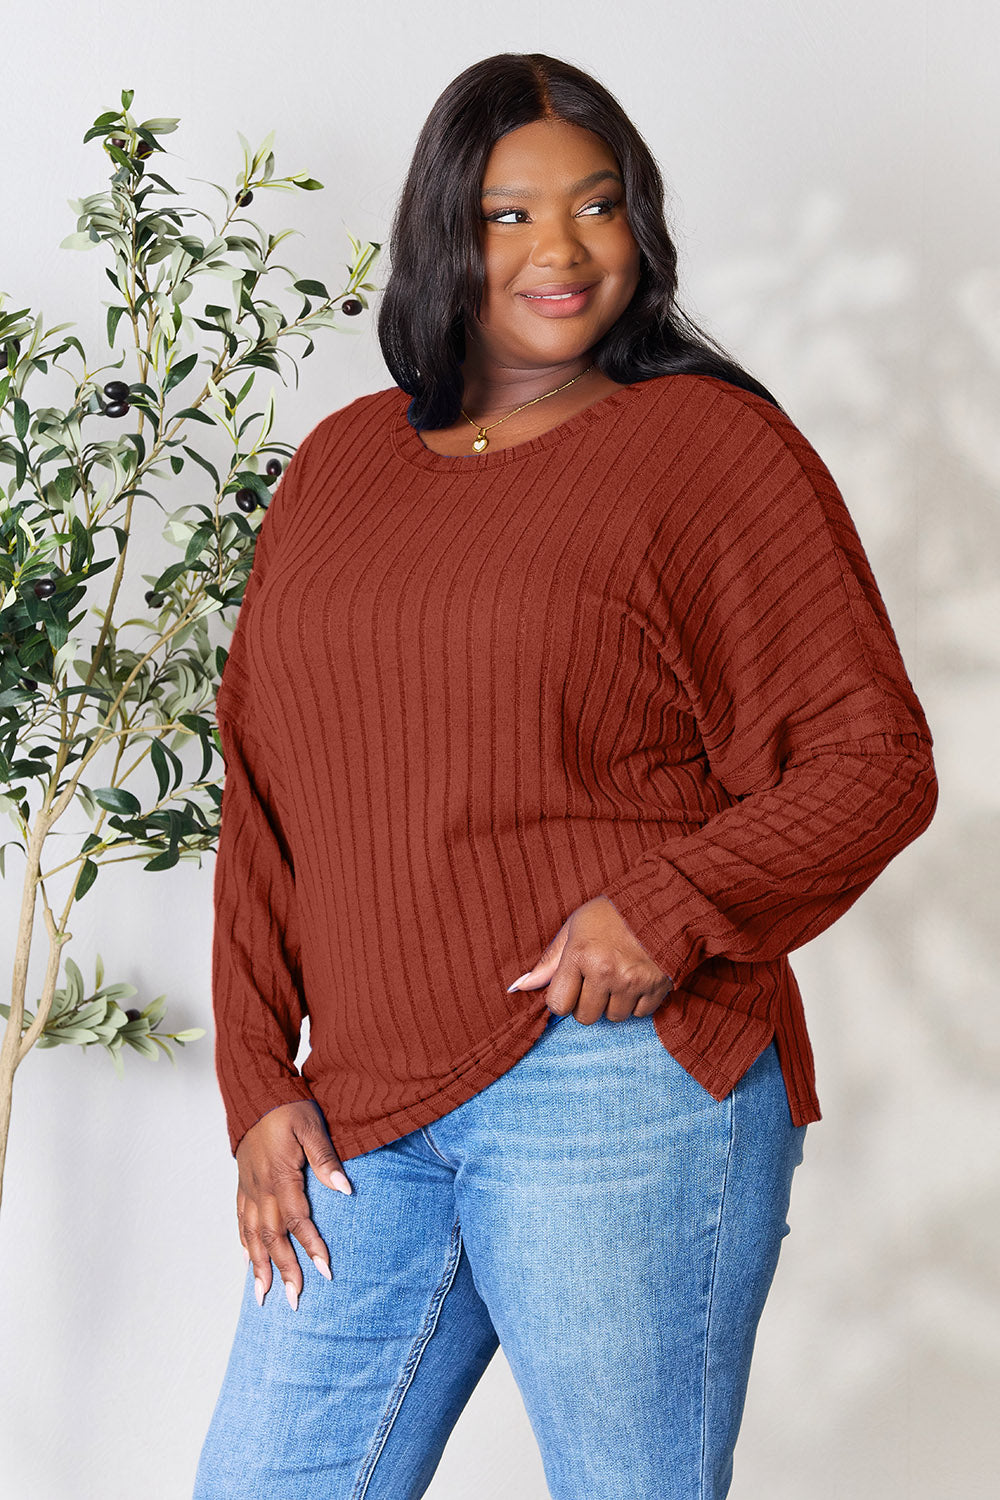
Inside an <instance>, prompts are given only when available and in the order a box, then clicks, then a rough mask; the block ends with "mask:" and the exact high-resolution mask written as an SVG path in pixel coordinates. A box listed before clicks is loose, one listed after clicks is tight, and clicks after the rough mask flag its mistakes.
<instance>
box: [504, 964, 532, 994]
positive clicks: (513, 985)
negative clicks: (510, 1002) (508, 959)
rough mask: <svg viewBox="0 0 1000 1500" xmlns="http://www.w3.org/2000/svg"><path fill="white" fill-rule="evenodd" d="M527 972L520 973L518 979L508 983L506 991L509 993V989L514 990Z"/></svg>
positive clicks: (525, 977)
mask: <svg viewBox="0 0 1000 1500" xmlns="http://www.w3.org/2000/svg"><path fill="white" fill-rule="evenodd" d="M530 973H531V970H530V969H529V970H528V974H530ZM528 974H522V975H521V978H520V979H515V980H514V983H513V984H509V985H508V986H507V993H508V995H509V994H510V992H511V990H516V989H517V987H518V985H519V984H520V983H521V979H527V977H528Z"/></svg>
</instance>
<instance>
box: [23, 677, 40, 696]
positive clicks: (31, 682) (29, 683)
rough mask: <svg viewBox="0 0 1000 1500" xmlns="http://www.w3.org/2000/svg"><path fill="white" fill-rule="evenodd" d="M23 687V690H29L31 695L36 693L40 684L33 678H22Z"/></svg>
mask: <svg viewBox="0 0 1000 1500" xmlns="http://www.w3.org/2000/svg"><path fill="white" fill-rule="evenodd" d="M21 686H22V687H23V688H27V689H28V692H29V693H33V692H34V691H35V688H36V687H37V686H38V683H37V682H36V681H35V679H34V678H33V677H22V678H21Z"/></svg>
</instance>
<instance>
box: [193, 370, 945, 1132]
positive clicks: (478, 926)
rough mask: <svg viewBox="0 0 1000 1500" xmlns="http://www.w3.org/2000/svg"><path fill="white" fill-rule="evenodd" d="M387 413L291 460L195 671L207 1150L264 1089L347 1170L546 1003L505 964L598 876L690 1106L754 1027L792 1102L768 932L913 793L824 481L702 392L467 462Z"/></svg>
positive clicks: (854, 858)
mask: <svg viewBox="0 0 1000 1500" xmlns="http://www.w3.org/2000/svg"><path fill="white" fill-rule="evenodd" d="M408 406H409V398H408V397H407V396H406V394H405V393H404V392H403V391H401V390H400V389H399V388H398V387H396V386H393V387H390V388H389V389H388V390H383V391H377V392H375V393H374V394H370V395H365V396H362V397H360V398H359V399H358V400H356V401H353V402H351V403H350V404H349V405H347V406H345V407H343V408H342V409H340V410H338V411H335V412H333V413H332V414H331V415H329V416H327V417H325V418H324V419H323V420H322V421H320V422H319V423H318V424H317V425H316V426H315V427H314V428H313V430H312V431H311V432H310V433H309V434H308V436H307V437H306V438H305V440H304V441H303V442H302V443H301V445H300V446H299V448H298V449H297V451H296V453H295V455H294V457H293V459H292V462H291V463H290V465H289V467H288V469H287V471H286V473H285V474H284V476H283V477H282V479H281V481H280V483H279V485H278V487H277V489H276V491H275V493H274V494H273V496H272V499H271V504H270V506H269V508H268V510H267V512H266V514H265V516H264V518H263V520H262V522H261V527H260V532H259V536H258V539H257V544H256V552H255V556H254V563H253V569H252V572H251V575H250V578H249V580H248V583H247V588H246V594H245V597H244V601H243V604H242V607H241V609H240V612H239V616H238V618H237V622H236V628H235V630H234V633H233V638H232V641H231V648H230V654H229V658H228V661H227V663H226V667H225V672H224V674H223V679H222V684H221V687H220V690H219V696H218V723H219V731H220V736H221V742H222V745H223V749H224V752H225V764H226V779H225V786H224V794H223V802H222V824H221V831H220V839H219V849H218V855H217V859H216V866H215V877H214V898H215V925H214V936H213V951H212V986H213V1004H214V1010H215V1019H216V1052H215V1056H216V1068H217V1073H218V1078H219V1083H220V1087H221V1091H222V1096H223V1101H224V1104H225V1110H226V1118H227V1122H228V1128H229V1135H230V1144H231V1148H232V1150H233V1152H234V1153H235V1151H236V1147H237V1145H238V1143H239V1141H240V1139H241V1138H242V1136H243V1134H244V1133H245V1131H246V1130H247V1129H249V1127H250V1126H251V1125H252V1124H254V1122H255V1121H256V1120H258V1119H259V1118H260V1117H261V1115H263V1114H264V1113H266V1112H267V1111H268V1110H269V1109H273V1108H274V1107H275V1106H277V1105H280V1104H284V1103H287V1102H289V1101H291V1100H296V1099H314V1100H315V1101H316V1102H317V1103H318V1104H319V1106H320V1108H321V1110H322V1111H323V1114H324V1116H325V1118H326V1121H327V1124H328V1126H329V1129H330V1134H331V1137H332V1139H333V1143H334V1146H335V1148H336V1150H337V1151H338V1152H339V1154H340V1156H341V1157H342V1158H344V1159H347V1158H349V1157H351V1156H354V1155H357V1154H359V1153H360V1152H364V1151H367V1150H370V1149H371V1148H373V1147H375V1146H378V1145H381V1144H384V1143H385V1142H388V1141H390V1140H393V1139H395V1138H397V1137H399V1136H401V1135H404V1134H406V1133H407V1132H408V1131H411V1130H415V1129H417V1128H419V1127H420V1126H421V1125H427V1124H430V1123H431V1122H432V1121H433V1120H435V1119H437V1118H439V1117H440V1116H441V1115H443V1114H445V1113H446V1112H447V1111H448V1110H451V1109H454V1108H455V1107H456V1106H457V1105H459V1104H461V1103H462V1102H464V1101H465V1100H466V1099H468V1098H470V1097H471V1096H472V1095H473V1094H475V1093H477V1092H478V1091H479V1090H481V1089H482V1088H484V1087H485V1086H486V1085H487V1084H489V1083H490V1082H492V1081H493V1080H494V1079H496V1078H498V1077H499V1076H500V1075H501V1074H502V1073H504V1072H505V1071H506V1070H507V1069H508V1068H509V1067H511V1066H512V1064H513V1063H515V1062H516V1061H517V1059H518V1058H519V1057H521V1056H522V1055H523V1054H524V1053H525V1052H526V1051H527V1050H528V1048H529V1047H531V1046H532V1044H533V1043H534V1042H535V1041H536V1040H537V1038H538V1037H539V1036H540V1035H541V1033H542V1031H543V1029H544V1026H545V1022H546V1019H547V1016H548V1014H549V1012H548V1010H547V1007H546V1004H545V994H546V991H545V990H544V989H542V990H534V991H524V992H520V991H514V992H513V993H510V994H508V993H507V986H508V985H509V984H511V983H512V982H513V980H514V979H516V978H517V977H518V975H521V974H523V973H525V971H526V970H528V969H530V968H532V967H533V966H534V965H535V964H536V963H537V961H538V959H539V957H540V955H541V952H542V950H543V948H544V947H545V946H546V945H547V944H548V943H549V941H550V940H551V938H552V937H553V936H554V935H555V933H556V932H557V931H558V929H559V928H560V927H561V926H562V924H563V923H564V922H565V920H566V918H567V917H568V916H569V914H570V913H571V912H572V911H573V910H574V909H575V908H576V907H577V906H579V905H580V904H581V903H582V902H584V901H587V900H589V899H591V898H592V897H594V896H596V895H598V894H599V893H603V894H604V895H606V896H607V897H609V898H610V900H611V901H613V902H614V904H615V906H616V907H617V909H618V911H619V912H620V914H621V916H622V917H623V918H624V920H625V921H626V923H627V924H628V925H629V926H630V927H631V929H632V931H633V932H634V933H635V935H636V937H637V938H638V940H639V942H640V943H641V944H642V945H643V946H644V947H645V948H646V949H647V951H648V952H649V953H650V954H651V955H652V957H653V958H654V959H655V961H656V962H657V963H658V964H659V965H660V967H661V968H662V970H663V971H664V972H665V973H666V974H669V975H670V976H671V977H672V979H673V981H674V990H673V992H672V993H671V994H670V995H669V996H668V997H667V999H666V1001H665V1002H664V1003H663V1004H662V1005H661V1006H660V1007H659V1009H658V1010H657V1011H656V1012H655V1013H654V1024H655V1027H656V1032H657V1035H658V1036H659V1039H660V1041H661V1042H662V1043H663V1045H664V1047H666V1048H667V1049H668V1050H669V1051H670V1052H671V1053H672V1054H673V1056H674V1057H675V1058H676V1059H677V1061H678V1062H679V1063H680V1064H681V1065H682V1066H683V1067H684V1068H686V1069H687V1070H688V1072H689V1073H690V1074H691V1075H692V1076H693V1077H694V1078H695V1079H696V1080H697V1081H698V1082H699V1083H700V1084H701V1085H702V1086H703V1087H704V1088H705V1089H706V1090H707V1091H708V1093H709V1094H711V1095H712V1096H713V1097H714V1098H716V1099H721V1098H723V1097H725V1095H726V1094H727V1093H728V1092H729V1091H730V1090H731V1089H732V1087H733V1085H734V1084H735V1083H736V1082H737V1080H738V1079H739V1078H740V1077H741V1075H742V1074H743V1073H744V1071H745V1070H746V1069H747V1068H748V1067H749V1066H750V1064H751V1063H752V1062H753V1061H754V1060H755V1058H756V1057H757V1056H758V1055H759V1053H760V1052H761V1051H762V1050H763V1048H764V1047H765V1046H767V1044H768V1042H769V1041H770V1040H771V1039H772V1037H773V1038H774V1039H775V1041H776V1044H777V1049H778V1053H779V1056H780V1061H781V1067H782V1071H783V1075H784V1079H785V1084H786V1089H787V1093H788V1101H789V1107H790V1111H791V1117H792V1119H793V1121H794V1122H795V1123H796V1124H803V1123H807V1122H809V1121H811V1120H816V1119H818V1118H819V1108H818V1103H817V1098H816V1090H815V1079H814V1070H813V1060H812V1053H811V1050H810V1045H809V1040H808V1036H807V1033H806V1025H805V1021H804V1018H803V1009H802V1001H801V998H800V994H799V990H798V987H797V985H796V982H795V979H794V977H793V975H792V971H791V969H790V967H789V963H788V959H787V954H788V953H789V952H790V950H792V949H794V948H796V947H797V946H799V945H801V944H802V943H806V942H808V941H809V939H810V938H813V937H815V936H816V935H817V934H818V933H820V932H822V931H823V929H824V928H826V927H828V926H829V925H830V923H831V922H833V921H834V920H835V919H836V918H837V917H838V916H840V915H841V913H843V912H845V911H846V910H847V908H848V907H849V906H850V905H851V904H852V902H854V901H855V900H856V899H857V898H858V897H859V896H860V895H861V893H862V892H863V891H864V890H865V889H866V887H867V886H868V885H869V884H870V883H871V882H872V881H873V880H874V879H875V877H876V876H877V875H878V874H879V872H880V871H881V870H882V869H883V868H884V866H885V865H886V864H887V863H888V861H889V860H890V859H891V858H892V857H893V856H894V855H895V854H897V853H898V852H899V850H901V849H902V848H903V847H904V846H905V845H906V844H907V843H908V842H909V841H910V840H911V839H913V838H915V837H916V835H917V834H919V833H920V832H921V831H922V830H923V829H924V828H925V826H926V825H927V823H928V822H929V821H930V818H931V816H932V814H933V811H934V806H935V801H936V794H937V793H936V781H935V775H934V767H933V761H932V756H931V737H930V734H929V731H928V728H927V724H926V722H925V719H924V716H923V713H922V711H921V708H920V704H919V703H918V701H917V698H916V696H915V694H914V691H913V688H912V686H911V684H910V681H909V679H908V677H907V674H906V671H905V669H904V666H903V663H902V661H901V659H900V655H899V650H898V647H897V643H896V640H895V637H894V634H893V631H892V628H891V626H890V623H889V620H888V618H887V616H886V612H885V608H884V605H883V602H882V599H881V597H880V595H879V592H878V589H877V587H876V584H875V581H874V579H873V577H872V574H871V571H870V568H869V565H868V562H867V559H866V557H865V554H864V552H863V550H862V547H861V543H860V541H859V539H858V536H857V533H856V531H855V528H854V526H853V523H852V521H851V519H850V516H849V514H848V512H847V510H846V508H845V505H844V501H843V499H842V497H841V495H840V493H839V491H838V489H837V487H836V485H835V483H834V481H833V479H832V478H831V476H830V474H829V472H828V470H827V469H826V467H825V466H824V464H823V462H822V460H821V459H820V458H819V456H818V455H817V453H816V452H815V451H814V449H813V448H812V447H811V446H810V444H809V443H808V442H807V440H806V439H805V438H804V437H803V436H802V434H801V433H800V432H799V431H798V429H797V428H796V427H795V426H794V424H793V423H792V422H791V420H790V419H789V418H788V417H786V416H785V415H784V414H783V413H781V412H780V411H778V410H777V409H776V408H775V407H774V406H772V405H771V404H770V403H769V402H767V401H765V400H763V399H762V398H760V397H758V396H756V395H753V394H748V393H747V392H745V391H743V390H741V389H738V388H737V387H735V386H732V385H730V384H728V383H726V382H723V381H721V380H717V379H714V378H710V377H706V376H696V375H669V376H659V377H657V378H655V379H652V380H648V381H642V382H638V383H636V384H633V385H629V386H624V387H622V388H621V389H619V390H616V391H613V392H612V393H611V394H610V395H608V396H606V397H605V398H604V399H603V400H600V401H597V402H596V403H595V404H594V405H592V406H590V407H589V408H587V409H586V410H584V411H582V412H579V413H577V414H576V415H575V416H573V417H571V418H569V419H568V420H566V421H564V422H561V423H560V424H559V425H558V426H555V427H553V428H551V429H550V430H549V431H548V432H545V433H543V434H541V435H540V436H539V437H535V438H531V439H529V440H528V441H526V442H521V443H518V444H517V445H516V446H514V447H512V448H495V449H494V448H491V449H488V450H487V452H486V453H485V454H482V455H478V454H471V453H470V455H469V456H468V457H465V456H448V455H443V454H436V453H434V452H432V451H431V450H430V449H429V448H428V447H427V446H426V444H424V443H423V441H422V439H421V438H420V436H419V434H418V433H417V431H416V430H415V429H414V428H413V427H412V426H411V425H410V424H409V422H408V420H407V410H408ZM470 434H471V428H470ZM306 1014H308V1016H309V1044H310V1048H311V1050H310V1051H309V1053H308V1056H307V1057H306V1058H305V1060H304V1062H303V1064H302V1068H301V1072H300V1071H299V1070H298V1069H297V1067H296V1064H295V1058H296V1055H297V1052H298V1049H299V1044H300V1038H301V1029H302V1021H303V1018H304V1017H305V1015H306Z"/></svg>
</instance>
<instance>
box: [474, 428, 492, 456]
mask: <svg viewBox="0 0 1000 1500" xmlns="http://www.w3.org/2000/svg"><path fill="white" fill-rule="evenodd" d="M488 443H489V438H488V437H487V436H486V434H485V432H483V433H480V435H479V437H477V438H473V440H472V446H473V448H475V450H476V452H477V453H482V451H483V449H484V448H485V447H486V445H487V444H488Z"/></svg>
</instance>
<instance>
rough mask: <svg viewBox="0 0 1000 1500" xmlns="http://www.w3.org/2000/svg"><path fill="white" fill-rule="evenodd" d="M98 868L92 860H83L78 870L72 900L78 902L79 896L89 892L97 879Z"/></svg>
mask: <svg viewBox="0 0 1000 1500" xmlns="http://www.w3.org/2000/svg"><path fill="white" fill-rule="evenodd" d="M99 868H100V866H99V865H98V864H96V863H95V861H94V860H92V859H85V860H84V862H83V865H82V866H81V868H80V873H79V875H78V876H77V881H76V889H75V891H74V892H73V899H74V900H75V901H79V900H80V898H81V896H85V895H86V894H87V892H88V891H89V890H90V887H91V886H92V885H93V883H94V881H95V880H96V879H97V872H98V870H99ZM102 889H103V887H102Z"/></svg>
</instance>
